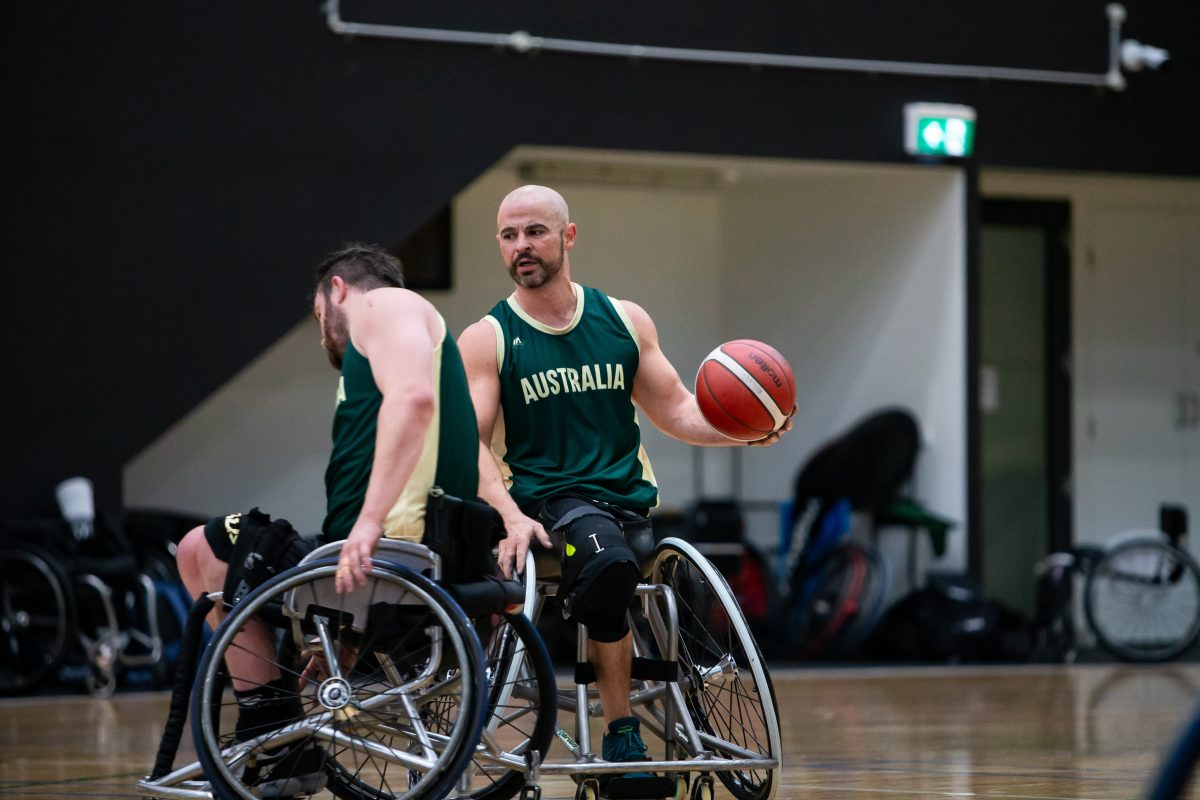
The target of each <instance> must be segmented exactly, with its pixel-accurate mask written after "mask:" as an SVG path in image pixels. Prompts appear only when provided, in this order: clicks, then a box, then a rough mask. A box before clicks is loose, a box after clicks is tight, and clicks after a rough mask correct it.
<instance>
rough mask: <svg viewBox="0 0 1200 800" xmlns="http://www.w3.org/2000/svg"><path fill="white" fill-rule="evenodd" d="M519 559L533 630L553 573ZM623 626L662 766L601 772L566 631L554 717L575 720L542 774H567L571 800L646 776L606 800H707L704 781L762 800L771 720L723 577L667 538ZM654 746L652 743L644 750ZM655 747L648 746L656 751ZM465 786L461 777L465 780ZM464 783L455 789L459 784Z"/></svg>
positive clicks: (772, 769)
mask: <svg viewBox="0 0 1200 800" xmlns="http://www.w3.org/2000/svg"><path fill="white" fill-rule="evenodd" d="M542 568H543V572H544V573H545V575H544V576H543V577H538V575H537V574H536V572H537V569H538V566H537V560H535V559H534V558H533V557H532V556H530V557H529V558H527V559H526V576H527V577H526V602H525V609H526V613H527V614H528V615H529V617H530V618H531V620H533V621H537V620H538V618H539V616H540V615H541V613H542V610H543V609H544V608H545V607H546V600H547V599H548V598H550V597H553V596H555V595H556V594H557V591H558V582H557V580H556V578H554V577H553V573H554V572H555V571H556V570H557V564H551V563H547V562H546V561H545V560H543V564H542ZM642 574H643V575H644V576H646V578H645V579H644V580H643V581H642V582H641V583H639V585H638V588H637V591H636V595H635V601H634V605H633V608H631V609H630V612H629V619H630V627H631V630H632V632H633V651H634V661H633V670H632V672H633V676H632V677H633V680H632V683H631V691H630V705H631V707H632V709H633V712H634V714H635V715H637V716H638V717H639V718H640V719H641V722H642V730H643V731H645V732H648V733H650V734H652V740H651V741H648V745H649V746H650V747H651V750H652V752H653V751H656V750H657V751H660V752H661V753H662V758H660V759H652V760H646V761H639V762H619V763H611V762H605V761H604V760H603V759H602V758H601V757H600V756H599V755H598V754H597V753H596V751H595V749H594V748H593V744H592V736H591V725H590V721H591V720H592V719H595V718H598V717H601V716H602V715H603V709H602V708H601V707H600V704H599V702H598V699H597V697H598V696H597V694H596V692H595V690H594V689H589V686H588V684H590V683H592V682H593V680H594V677H595V675H594V671H593V669H592V667H591V665H590V664H589V663H588V660H587V628H586V626H584V625H581V624H577V625H576V627H577V633H578V638H577V642H576V648H577V650H576V664H575V671H574V686H573V687H571V688H569V689H566V690H563V691H560V692H559V693H558V697H557V708H558V710H559V711H562V712H565V713H571V714H573V715H574V717H575V731H574V735H573V736H572V735H571V734H569V733H567V732H566V731H565V730H563V729H562V728H558V729H557V730H556V733H557V734H558V735H557V739H558V741H559V742H560V743H561V744H562V745H563V746H564V747H565V748H566V750H567V756H568V757H567V758H562V759H553V758H550V757H549V756H548V755H543V758H542V763H541V765H540V766H539V767H538V770H539V772H540V774H542V775H556V774H557V775H568V776H570V777H571V779H572V780H573V781H574V782H575V784H576V792H575V798H576V800H596V798H597V797H599V796H601V790H602V786H603V782H602V776H614V775H619V774H624V773H633V772H648V773H653V774H655V777H653V778H649V779H646V778H641V779H627V780H623V781H621V782H620V784H619V788H618V782H617V781H613V782H611V783H609V784H608V785H607V787H604V791H605V794H606V795H607V796H609V797H614V798H616V797H624V798H674V800H684V798H690V800H712V798H713V796H714V780H713V778H714V776H715V777H716V778H717V779H718V780H720V782H721V783H722V784H724V786H725V787H726V789H728V790H729V792H730V793H731V794H732V795H733V796H734V797H735V798H737V799H738V800H771V798H773V797H774V796H775V793H776V791H777V789H778V786H779V771H780V768H781V766H782V760H781V742H780V733H779V718H778V709H777V705H776V700H775V692H774V688H773V687H772V685H771V679H770V675H769V673H768V672H767V669H766V665H765V663H764V661H763V658H762V654H761V652H760V650H759V648H758V645H757V644H756V642H755V641H754V638H753V636H752V635H751V633H750V628H749V626H748V625H747V623H746V619H745V617H744V615H743V614H742V611H741V608H740V607H739V605H738V603H737V600H736V599H735V597H734V595H733V592H732V591H731V590H730V588H729V585H728V583H726V581H725V578H724V577H723V576H722V575H721V573H720V572H719V571H717V570H716V569H715V568H714V567H713V565H712V564H711V563H710V562H709V561H708V560H707V559H706V558H705V557H704V556H703V555H702V554H701V553H700V552H699V550H697V549H696V548H695V547H694V546H692V545H691V544H689V543H688V542H686V541H683V540H682V539H677V538H673V537H667V538H664V539H662V540H661V541H660V542H659V543H658V544H657V545H656V547H655V549H654V551H653V554H652V556H651V557H650V559H649V561H648V563H646V564H643V570H642ZM655 739H656V740H657V742H654V741H653V740H655ZM656 745H657V746H656ZM467 777H469V776H467ZM464 782H465V781H464Z"/></svg>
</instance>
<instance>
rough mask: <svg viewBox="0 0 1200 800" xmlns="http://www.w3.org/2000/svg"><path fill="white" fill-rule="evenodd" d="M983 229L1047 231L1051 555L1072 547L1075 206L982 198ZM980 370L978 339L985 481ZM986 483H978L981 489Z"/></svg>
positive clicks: (974, 447) (977, 458) (977, 461)
mask: <svg viewBox="0 0 1200 800" xmlns="http://www.w3.org/2000/svg"><path fill="white" fill-rule="evenodd" d="M978 219H979V225H980V229H981V230H982V227H983V226H985V225H988V226H992V225H1020V226H1036V227H1040V228H1042V229H1043V230H1044V231H1045V234H1046V235H1045V237H1044V241H1045V251H1044V256H1045V257H1044V261H1043V264H1044V271H1043V280H1044V297H1045V307H1044V308H1043V313H1044V314H1045V322H1046V333H1045V342H1044V347H1045V370H1046V372H1045V376H1044V379H1045V387H1046V394H1045V403H1046V442H1045V447H1046V450H1045V453H1046V465H1047V471H1048V475H1047V480H1048V481H1049V486H1048V487H1047V489H1048V491H1047V495H1046V496H1047V498H1048V502H1047V505H1048V508H1047V510H1046V511H1047V515H1048V518H1047V520H1046V522H1047V530H1048V531H1049V541H1048V542H1047V543H1046V546H1047V552H1053V551H1056V550H1062V549H1065V548H1068V547H1070V546H1071V543H1072V540H1073V531H1072V494H1073V492H1072V483H1071V476H1072V450H1071V430H1072V429H1071V392H1072V387H1071V204H1070V202H1069V201H1066V200H1061V201H1057V200H1024V199H1015V198H988V197H984V198H981V202H980V211H979V217H978ZM977 253H978V255H977V261H976V268H977V269H979V268H981V266H980V263H981V261H982V253H981V252H979V251H978V249H977ZM982 303H983V298H982V296H981V294H980V293H979V291H975V292H972V293H970V296H969V300H968V311H967V313H968V315H969V317H970V322H969V329H970V330H973V331H975V332H976V337H978V335H979V334H978V332H979V330H980V326H981V319H982V316H981V314H982ZM980 366H981V357H980V350H979V347H978V339H977V343H976V346H975V347H973V348H971V363H970V365H969V372H968V374H969V375H970V376H972V378H973V380H972V381H971V384H972V385H973V388H972V391H971V393H970V398H971V400H970V414H971V417H972V418H973V419H974V424H972V425H970V426H969V428H970V431H971V433H970V440H971V452H972V453H973V454H974V455H973V457H972V459H971V460H972V462H973V466H974V471H975V475H976V476H977V477H979V478H981V477H982V468H981V465H982V460H983V458H982V456H983V453H982V444H983V443H982V435H981V430H980V428H981V426H980V424H979V419H980V413H981V412H980V409H979V395H978V377H977V376H978V372H979V368H980ZM981 483H982V481H978V482H977V483H976V485H977V486H979V485H981ZM973 494H974V495H975V496H974V497H973V498H972V499H973V500H974V501H975V503H976V504H979V505H976V508H975V511H976V513H974V514H973V515H972V516H973V518H974V520H975V521H976V523H977V525H978V526H979V527H973V528H972V532H973V535H972V537H971V539H972V546H971V547H970V552H969V559H970V571H971V573H972V574H974V575H976V576H980V575H982V572H983V547H984V536H983V530H982V527H981V526H982V514H981V513H979V509H980V508H981V504H982V496H981V492H980V491H977V492H975V493H973Z"/></svg>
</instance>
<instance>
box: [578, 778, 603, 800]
mask: <svg viewBox="0 0 1200 800" xmlns="http://www.w3.org/2000/svg"><path fill="white" fill-rule="evenodd" d="M599 797H600V783H599V781H597V780H596V779H595V778H588V779H586V780H585V781H584V782H583V783H581V784H579V786H577V787H576V788H575V800H597V798H599Z"/></svg>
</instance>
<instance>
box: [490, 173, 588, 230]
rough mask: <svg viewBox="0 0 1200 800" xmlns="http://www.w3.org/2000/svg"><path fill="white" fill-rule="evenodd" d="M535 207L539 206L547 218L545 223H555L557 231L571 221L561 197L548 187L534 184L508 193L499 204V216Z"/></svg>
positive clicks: (565, 203) (565, 202) (564, 201)
mask: <svg viewBox="0 0 1200 800" xmlns="http://www.w3.org/2000/svg"><path fill="white" fill-rule="evenodd" d="M535 206H540V207H541V208H542V209H543V211H544V212H545V214H546V216H547V219H546V221H547V222H554V223H557V224H558V227H559V229H562V228H564V227H566V225H567V223H568V222H570V221H571V214H570V212H569V211H568V210H567V201H566V200H564V199H563V196H562V195H561V194H559V193H558V192H556V191H554V190H553V189H551V188H550V187H549V186H537V185H535V184H529V185H527V186H522V187H521V188H519V189H513V190H512V191H511V192H509V193H508V195H507V196H506V197H505V198H504V200H502V201H501V202H500V215H503V214H504V212H505V211H512V210H515V209H518V208H521V209H525V208H533V207H535Z"/></svg>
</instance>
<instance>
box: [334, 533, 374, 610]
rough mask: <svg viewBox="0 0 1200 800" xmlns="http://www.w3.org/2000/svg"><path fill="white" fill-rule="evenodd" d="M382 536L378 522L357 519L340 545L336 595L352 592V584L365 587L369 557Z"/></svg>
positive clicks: (369, 567)
mask: <svg viewBox="0 0 1200 800" xmlns="http://www.w3.org/2000/svg"><path fill="white" fill-rule="evenodd" d="M381 536H383V526H382V525H381V524H379V523H378V522H371V521H370V520H364V519H361V518H360V519H359V520H358V521H357V522H355V523H354V527H353V528H352V529H351V530H350V535H349V536H347V537H346V541H345V542H344V543H343V544H342V552H341V555H340V556H339V557H338V568H337V572H336V573H335V576H334V586H335V588H336V589H337V591H338V594H342V593H345V592H352V591H354V584H355V583H357V584H358V585H359V586H366V585H367V574H368V573H369V572H370V571H371V556H373V555H374V554H375V548H376V547H377V546H378V545H379V538H380V537H381Z"/></svg>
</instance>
